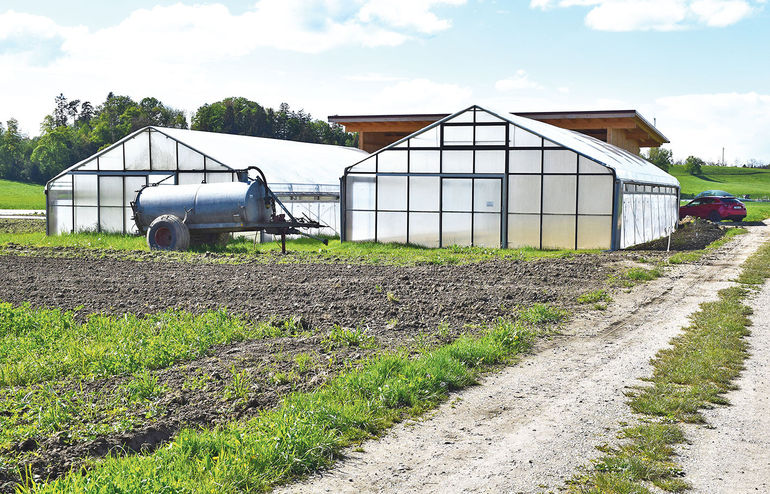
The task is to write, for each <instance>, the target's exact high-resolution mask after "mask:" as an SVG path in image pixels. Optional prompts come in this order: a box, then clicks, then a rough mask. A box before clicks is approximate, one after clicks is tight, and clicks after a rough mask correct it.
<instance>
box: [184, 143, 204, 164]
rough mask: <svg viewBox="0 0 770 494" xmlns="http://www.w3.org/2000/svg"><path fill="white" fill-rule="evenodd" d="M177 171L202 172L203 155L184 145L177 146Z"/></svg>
mask: <svg viewBox="0 0 770 494" xmlns="http://www.w3.org/2000/svg"><path fill="white" fill-rule="evenodd" d="M179 169H180V170H203V155H202V154H200V153H199V152H197V151H193V150H192V149H190V148H188V147H187V146H185V145H184V144H179Z"/></svg>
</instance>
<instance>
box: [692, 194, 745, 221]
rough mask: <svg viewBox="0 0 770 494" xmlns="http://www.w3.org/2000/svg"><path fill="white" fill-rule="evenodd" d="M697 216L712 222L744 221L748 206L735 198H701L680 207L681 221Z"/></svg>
mask: <svg viewBox="0 0 770 494" xmlns="http://www.w3.org/2000/svg"><path fill="white" fill-rule="evenodd" d="M685 216H695V217H696V218H704V219H708V220H711V221H722V220H733V221H743V218H745V217H746V206H744V205H743V203H742V202H741V201H739V200H738V199H736V198H734V197H700V198H698V199H695V200H693V201H690V202H689V203H687V204H685V205H684V206H680V207H679V219H680V220H681V219H682V218H684V217H685Z"/></svg>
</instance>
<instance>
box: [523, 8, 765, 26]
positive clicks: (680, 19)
mask: <svg viewBox="0 0 770 494" xmlns="http://www.w3.org/2000/svg"><path fill="white" fill-rule="evenodd" d="M764 3H766V0H530V7H531V8H537V9H541V10H549V9H552V8H568V7H584V8H590V10H589V11H588V13H587V14H586V17H585V24H586V26H588V27H590V28H591V29H596V30H599V31H650V30H654V31H673V30H679V29H687V28H692V27H696V26H708V27H725V26H730V25H732V24H735V23H737V22H739V21H741V20H743V19H745V18H747V17H749V16H750V15H752V14H753V13H754V12H755V11H757V10H758V9H759V8H761V6H762V4H764Z"/></svg>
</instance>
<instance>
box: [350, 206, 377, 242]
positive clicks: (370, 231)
mask: <svg viewBox="0 0 770 494" xmlns="http://www.w3.org/2000/svg"><path fill="white" fill-rule="evenodd" d="M345 220H346V222H347V225H346V231H345V234H346V238H347V239H348V240H350V241H352V242H369V241H373V240H374V212H365V211H348V212H347V216H346V218H345Z"/></svg>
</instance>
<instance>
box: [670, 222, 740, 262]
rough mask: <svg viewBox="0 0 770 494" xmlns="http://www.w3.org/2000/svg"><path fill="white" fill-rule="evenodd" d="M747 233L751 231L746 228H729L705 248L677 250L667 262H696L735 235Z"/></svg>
mask: <svg viewBox="0 0 770 494" xmlns="http://www.w3.org/2000/svg"><path fill="white" fill-rule="evenodd" d="M746 233H749V231H748V230H747V229H745V228H728V229H727V231H726V232H725V234H724V235H723V236H722V237H720V238H718V239H716V240H714V241H713V242H711V243H710V244H708V245H707V246H706V247H705V248H704V249H699V250H690V251H684V252H677V253H676V254H674V255H672V256H671V257H669V258H668V260H667V262H668V263H669V264H682V263H686V262H696V261H698V260H700V258H701V257H703V256H704V255H706V254H707V253H708V252H710V251H712V250H714V249H718V248H720V247H722V246H723V245H725V244H726V243H727V242H729V241H730V240H732V238H733V237H735V236H736V235H743V234H746Z"/></svg>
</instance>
